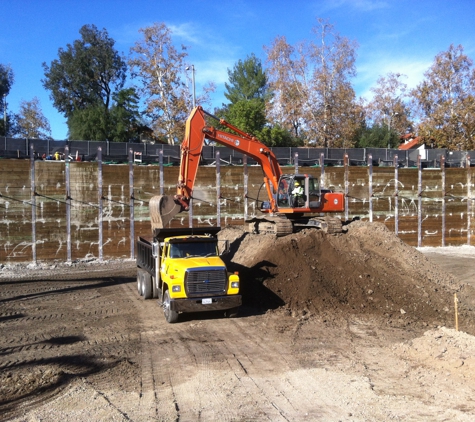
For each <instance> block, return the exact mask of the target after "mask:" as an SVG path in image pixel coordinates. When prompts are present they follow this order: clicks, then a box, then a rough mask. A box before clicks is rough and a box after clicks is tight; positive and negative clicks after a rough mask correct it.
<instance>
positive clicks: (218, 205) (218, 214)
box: [216, 151, 221, 227]
mask: <svg viewBox="0 0 475 422" xmlns="http://www.w3.org/2000/svg"><path fill="white" fill-rule="evenodd" d="M220 199H221V163H220V162H219V151H217V152H216V218H217V220H218V221H217V222H216V225H217V226H218V227H221V201H220Z"/></svg>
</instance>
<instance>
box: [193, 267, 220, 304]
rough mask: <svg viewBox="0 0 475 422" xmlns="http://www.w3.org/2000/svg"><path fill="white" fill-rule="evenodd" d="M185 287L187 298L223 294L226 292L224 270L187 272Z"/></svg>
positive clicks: (201, 269)
mask: <svg viewBox="0 0 475 422" xmlns="http://www.w3.org/2000/svg"><path fill="white" fill-rule="evenodd" d="M185 287H186V294H187V296H188V297H200V296H209V295H217V294H223V293H225V291H226V270H223V269H221V268H219V269H216V270H214V269H205V268H200V269H196V270H188V271H187V272H186V276H185Z"/></svg>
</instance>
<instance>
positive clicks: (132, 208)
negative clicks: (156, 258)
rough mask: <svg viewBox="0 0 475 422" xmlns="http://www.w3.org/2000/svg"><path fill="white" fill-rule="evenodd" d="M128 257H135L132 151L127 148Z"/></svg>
mask: <svg viewBox="0 0 475 422" xmlns="http://www.w3.org/2000/svg"><path fill="white" fill-rule="evenodd" d="M129 198H130V199H129V209H130V218H129V220H130V258H131V259H134V258H135V225H134V224H135V215H134V199H135V198H134V151H133V150H132V148H130V149H129Z"/></svg>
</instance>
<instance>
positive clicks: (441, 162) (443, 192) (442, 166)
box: [440, 155, 447, 247]
mask: <svg viewBox="0 0 475 422" xmlns="http://www.w3.org/2000/svg"><path fill="white" fill-rule="evenodd" d="M440 174H441V177H442V210H441V212H442V245H441V246H442V247H444V246H445V195H446V194H447V192H446V187H445V156H443V155H442V157H440Z"/></svg>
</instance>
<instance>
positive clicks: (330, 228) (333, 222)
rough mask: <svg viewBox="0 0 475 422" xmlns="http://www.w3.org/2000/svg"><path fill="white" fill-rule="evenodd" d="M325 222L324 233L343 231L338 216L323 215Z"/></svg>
mask: <svg viewBox="0 0 475 422" xmlns="http://www.w3.org/2000/svg"><path fill="white" fill-rule="evenodd" d="M324 220H325V223H326V225H327V228H326V233H329V234H337V233H342V232H343V225H342V223H341V220H340V219H339V218H335V217H328V216H327V217H325V219H324Z"/></svg>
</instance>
